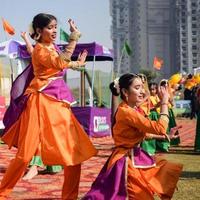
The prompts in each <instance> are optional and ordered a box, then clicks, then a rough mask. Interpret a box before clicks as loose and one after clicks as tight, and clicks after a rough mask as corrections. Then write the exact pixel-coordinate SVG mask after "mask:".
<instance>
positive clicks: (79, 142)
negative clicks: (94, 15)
mask: <svg viewBox="0 0 200 200" xmlns="http://www.w3.org/2000/svg"><path fill="white" fill-rule="evenodd" d="M69 24H70V31H71V35H70V42H69V44H68V46H67V47H66V49H65V52H64V53H61V52H59V51H58V50H57V49H56V46H55V45H54V42H55V39H56V34H57V20H56V18H55V17H54V16H52V15H49V14H44V13H41V14H38V15H36V16H35V17H34V19H33V22H32V26H33V30H34V33H33V34H32V37H33V38H34V39H35V40H37V43H36V45H35V47H34V50H33V53H32V64H33V73H34V77H33V79H32V81H31V82H30V84H29V85H28V87H27V89H26V90H25V91H24V97H25V104H24V108H23V110H22V112H21V114H20V116H19V118H18V119H17V120H16V121H15V122H14V123H13V124H12V125H11V126H10V127H9V128H8V129H7V130H6V132H5V133H4V135H3V137H2V140H3V141H4V142H6V143H7V144H8V145H9V147H12V146H17V147H18V151H17V154H16V157H15V158H14V159H13V160H12V161H11V163H10V165H9V167H8V169H7V171H6V173H5V175H4V177H3V180H2V181H1V185H0V200H2V199H6V197H7V196H8V194H9V193H10V192H11V191H12V189H13V187H14V186H15V184H16V183H17V181H18V180H19V179H20V178H21V177H22V175H23V173H24V171H25V169H26V167H27V164H28V163H29V162H30V160H31V158H32V157H33V155H34V154H35V152H36V150H37V148H38V147H39V144H41V157H42V160H43V162H44V164H46V165H63V166H64V178H65V180H64V184H63V190H62V199H77V196H78V186H79V180H80V170H81V163H82V162H83V161H85V160H87V159H89V158H90V157H92V156H93V155H95V154H96V149H95V148H94V147H93V145H92V143H91V142H90V140H89V138H88V136H87V134H86V133H85V131H84V130H83V128H82V127H81V125H80V124H79V123H78V121H77V120H76V118H75V117H74V115H73V114H72V112H71V109H70V106H69V102H68V101H66V100H65V99H66V96H65V91H66V88H65V83H64V80H63V79H62V76H63V73H64V71H65V68H77V67H80V66H82V65H84V63H85V59H86V56H87V52H83V53H82V55H80V56H79V58H78V61H76V62H72V61H70V58H71V55H72V53H73V51H74V48H75V46H76V43H77V40H78V38H79V37H80V32H79V31H78V30H77V28H76V26H75V24H74V22H73V21H71V20H70V21H69Z"/></svg>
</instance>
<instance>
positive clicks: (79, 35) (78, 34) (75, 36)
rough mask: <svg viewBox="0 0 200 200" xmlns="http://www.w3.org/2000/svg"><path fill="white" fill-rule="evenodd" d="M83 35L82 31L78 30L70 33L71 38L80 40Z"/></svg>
mask: <svg viewBox="0 0 200 200" xmlns="http://www.w3.org/2000/svg"><path fill="white" fill-rule="evenodd" d="M80 37H81V33H80V32H78V31H74V32H72V33H71V34H70V36H69V40H75V41H78V39H79V38H80Z"/></svg>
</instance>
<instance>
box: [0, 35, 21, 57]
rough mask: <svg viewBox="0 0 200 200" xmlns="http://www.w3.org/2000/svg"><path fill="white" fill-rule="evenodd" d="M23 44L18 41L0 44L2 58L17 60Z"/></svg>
mask: <svg viewBox="0 0 200 200" xmlns="http://www.w3.org/2000/svg"><path fill="white" fill-rule="evenodd" d="M23 44H24V43H23V42H20V41H16V40H12V39H10V40H7V41H4V42H1V43H0V57H9V58H16V57H17V55H18V48H19V46H20V45H23Z"/></svg>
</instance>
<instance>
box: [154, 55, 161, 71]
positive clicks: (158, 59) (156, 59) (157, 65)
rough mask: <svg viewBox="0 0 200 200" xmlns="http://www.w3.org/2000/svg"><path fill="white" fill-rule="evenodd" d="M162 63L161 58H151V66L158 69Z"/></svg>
mask: <svg viewBox="0 0 200 200" xmlns="http://www.w3.org/2000/svg"><path fill="white" fill-rule="evenodd" d="M163 63H164V62H163V59H161V58H158V57H157V56H155V57H154V59H153V68H155V69H158V70H160V69H161V67H162V66H163Z"/></svg>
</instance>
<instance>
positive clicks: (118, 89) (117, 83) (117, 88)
mask: <svg viewBox="0 0 200 200" xmlns="http://www.w3.org/2000/svg"><path fill="white" fill-rule="evenodd" d="M113 82H114V88H115V89H116V90H117V93H118V94H119V93H120V87H119V77H117V78H116V79H115V80H114V81H113Z"/></svg>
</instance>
